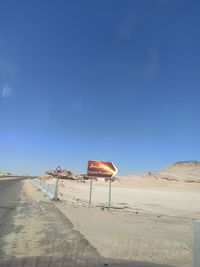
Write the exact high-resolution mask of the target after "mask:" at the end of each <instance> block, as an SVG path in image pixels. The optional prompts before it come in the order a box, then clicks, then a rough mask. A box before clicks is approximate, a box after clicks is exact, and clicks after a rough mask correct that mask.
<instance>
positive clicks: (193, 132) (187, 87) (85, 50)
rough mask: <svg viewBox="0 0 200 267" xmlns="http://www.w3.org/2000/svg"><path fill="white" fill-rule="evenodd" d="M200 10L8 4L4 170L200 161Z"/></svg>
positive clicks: (125, 170)
mask: <svg viewBox="0 0 200 267" xmlns="http://www.w3.org/2000/svg"><path fill="white" fill-rule="evenodd" d="M199 8H200V3H199V2H198V1H192V2H183V1H180V0H178V1H170V0H166V1H164V0H163V1H158V0H152V1H145V0H142V1H139V0H138V1H129V0H128V1H125V2H124V1H116V0H110V1H105V0H103V1H91V0H89V1H86V2H85V1H81V0H77V1H59V2H58V1H52V0H51V1H48V3H47V2H45V1H43V2H37V1H22V0H19V1H11V0H8V1H4V0H3V1H1V3H0V25H1V26H0V125H1V130H0V171H9V172H14V173H28V174H41V173H43V172H44V171H46V170H48V169H53V168H55V167H56V166H57V165H61V166H62V167H64V168H68V169H71V170H72V171H74V172H85V171H86V168H87V161H88V160H90V159H96V160H98V159H99V160H105V161H113V162H114V163H115V165H116V166H117V167H118V168H119V170H120V173H119V174H120V175H124V174H130V173H135V172H140V171H141V172H142V171H154V170H156V171H157V170H159V169H161V168H163V167H165V166H166V165H169V164H171V163H174V162H177V161H185V160H197V161H200V149H199V148H200V138H199V136H200V124H199V117H200V105H199V99H200V90H199V85H200V75H199V70H200V51H199V47H200V34H199V25H200V17H199Z"/></svg>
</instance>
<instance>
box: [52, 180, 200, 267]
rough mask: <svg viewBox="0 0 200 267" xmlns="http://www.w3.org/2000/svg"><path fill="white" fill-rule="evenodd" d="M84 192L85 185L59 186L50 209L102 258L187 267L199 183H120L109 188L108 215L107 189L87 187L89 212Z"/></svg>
mask: <svg viewBox="0 0 200 267" xmlns="http://www.w3.org/2000/svg"><path fill="white" fill-rule="evenodd" d="M49 182H50V181H49ZM51 182H55V181H54V180H52V181H51ZM89 187H90V183H89V181H88V182H86V183H81V182H75V181H69V180H60V181H59V198H60V199H61V200H62V201H60V202H57V204H56V205H57V207H58V208H59V209H60V210H61V211H62V212H63V213H64V214H66V216H67V217H68V218H69V219H70V220H71V221H72V223H73V224H74V227H75V229H77V230H78V231H80V232H81V233H82V234H84V236H85V237H86V238H87V239H88V240H89V241H90V243H91V244H92V245H93V246H94V247H96V248H97V250H98V251H99V252H100V254H101V255H102V256H104V257H110V258H120V259H131V260H139V261H140V260H141V261H148V262H155V263H165V264H171V265H174V266H186V267H191V266H192V242H193V240H192V220H193V219H200V209H199V207H200V205H199V203H200V183H185V182H175V181H167V180H162V179H161V180H159V179H154V178H151V179H149V178H143V179H141V178H136V177H135V179H130V177H128V178H127V177H124V178H123V177H122V178H121V179H120V181H115V182H114V183H112V208H111V209H110V210H108V209H107V208H106V206H107V202H108V189H109V188H108V183H105V182H104V181H103V180H99V181H94V182H93V194H92V205H91V206H89V205H88V199H89Z"/></svg>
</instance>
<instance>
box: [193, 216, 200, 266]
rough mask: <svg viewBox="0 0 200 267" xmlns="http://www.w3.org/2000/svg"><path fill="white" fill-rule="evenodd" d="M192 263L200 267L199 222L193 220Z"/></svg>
mask: <svg viewBox="0 0 200 267" xmlns="http://www.w3.org/2000/svg"><path fill="white" fill-rule="evenodd" d="M193 262H194V265H193V266H194V267H200V220H193Z"/></svg>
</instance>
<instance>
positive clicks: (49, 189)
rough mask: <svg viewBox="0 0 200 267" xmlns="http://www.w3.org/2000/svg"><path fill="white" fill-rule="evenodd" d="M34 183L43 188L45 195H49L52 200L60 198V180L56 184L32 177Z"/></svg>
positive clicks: (38, 187) (40, 188)
mask: <svg viewBox="0 0 200 267" xmlns="http://www.w3.org/2000/svg"><path fill="white" fill-rule="evenodd" d="M31 182H32V184H33V185H34V186H35V187H36V188H37V189H39V190H41V191H42V192H43V193H44V194H45V195H47V196H48V197H49V198H50V199H51V200H57V199H58V181H57V182H56V184H48V183H47V182H45V181H42V180H40V179H37V178H36V179H32V180H31Z"/></svg>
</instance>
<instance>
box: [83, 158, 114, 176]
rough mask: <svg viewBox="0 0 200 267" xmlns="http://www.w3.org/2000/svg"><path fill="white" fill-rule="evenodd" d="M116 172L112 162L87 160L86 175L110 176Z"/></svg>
mask: <svg viewBox="0 0 200 267" xmlns="http://www.w3.org/2000/svg"><path fill="white" fill-rule="evenodd" d="M117 172H118V169H117V168H116V167H115V165H114V164H113V163H112V162H106V161H98V160H89V161H88V169H87V176H89V177H102V178H112V177H113V176H115V175H116V174H117Z"/></svg>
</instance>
